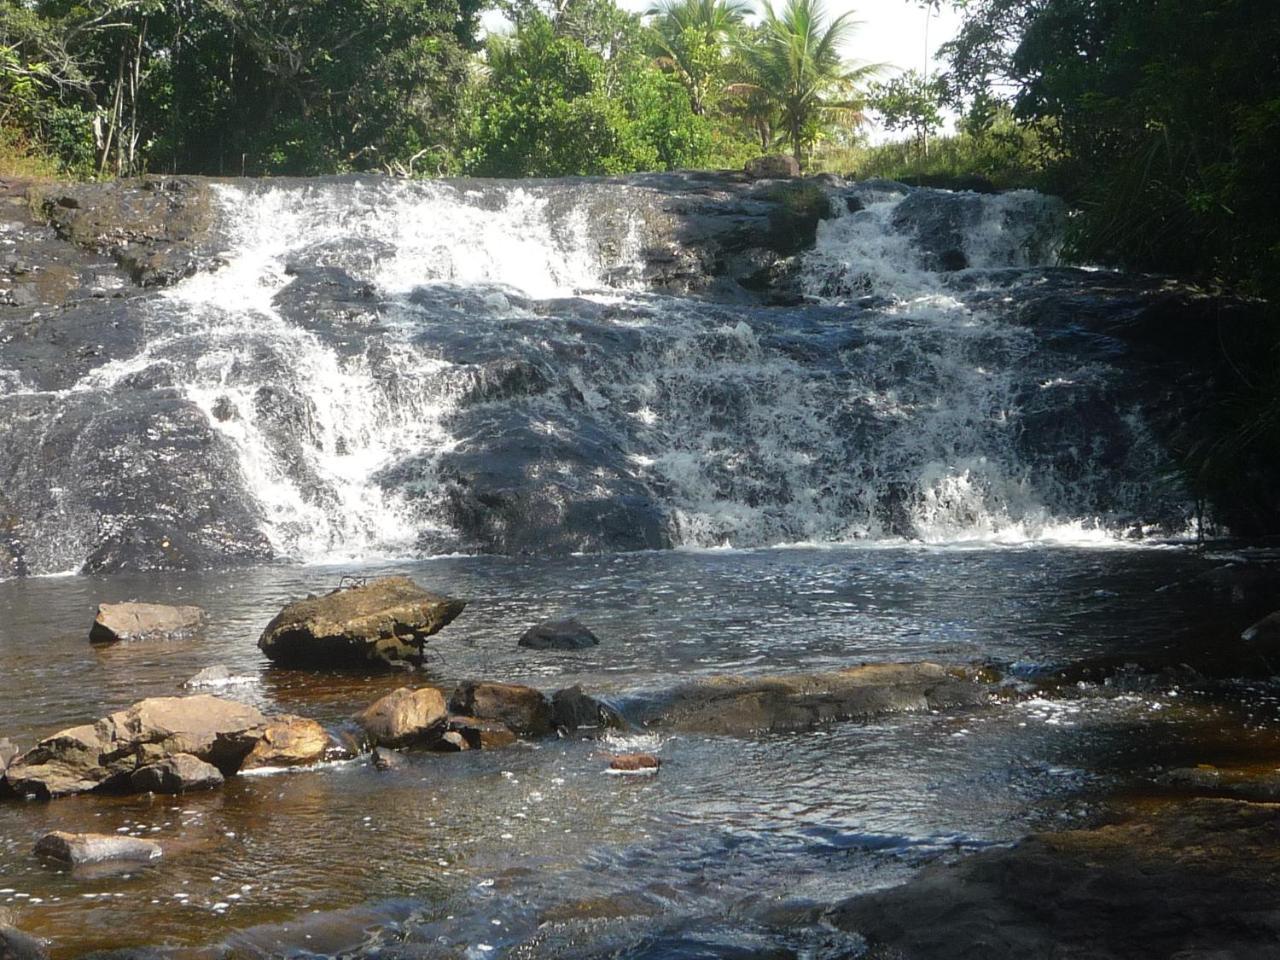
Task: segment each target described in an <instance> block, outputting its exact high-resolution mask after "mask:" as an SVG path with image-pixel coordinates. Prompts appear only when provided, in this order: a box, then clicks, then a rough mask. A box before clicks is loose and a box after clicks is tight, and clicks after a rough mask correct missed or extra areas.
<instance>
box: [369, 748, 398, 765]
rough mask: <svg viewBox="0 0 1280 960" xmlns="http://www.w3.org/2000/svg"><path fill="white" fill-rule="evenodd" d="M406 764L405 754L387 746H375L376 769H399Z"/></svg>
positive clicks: (374, 763)
mask: <svg viewBox="0 0 1280 960" xmlns="http://www.w3.org/2000/svg"><path fill="white" fill-rule="evenodd" d="M404 765H405V759H404V754H402V753H399V752H397V751H395V750H388V749H387V748H386V747H374V748H373V766H374V769H375V770H384V771H385V770H399V769H400V768H401V767H403V766H404Z"/></svg>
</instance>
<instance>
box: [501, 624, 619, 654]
mask: <svg viewBox="0 0 1280 960" xmlns="http://www.w3.org/2000/svg"><path fill="white" fill-rule="evenodd" d="M599 643H600V638H599V637H597V636H596V635H595V634H594V633H592V632H591V631H590V630H589V629H587V627H585V626H584V625H583V624H581V623H579V622H578V621H577V620H575V619H573V618H569V619H567V620H544V621H542V623H539V624H536V625H535V626H532V627H530V628H529V629H528V630H526V631H525V632H524V634H523V636H521V637H520V646H522V647H528V648H529V649H530V650H585V649H587V648H588V647H594V646H598V645H599Z"/></svg>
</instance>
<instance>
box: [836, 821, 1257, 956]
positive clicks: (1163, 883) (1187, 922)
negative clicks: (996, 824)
mask: <svg viewBox="0 0 1280 960" xmlns="http://www.w3.org/2000/svg"><path fill="white" fill-rule="evenodd" d="M1277 870H1280V806H1276V805H1274V804H1251V803H1243V802H1240V801H1234V800H1206V799H1200V800H1193V801H1191V802H1189V803H1175V804H1169V805H1166V806H1163V807H1159V808H1156V809H1150V808H1147V809H1141V810H1138V811H1136V812H1135V816H1134V817H1133V818H1132V819H1129V820H1127V821H1125V822H1122V823H1117V824H1113V825H1109V826H1104V827H1100V828H1097V829H1092V830H1072V831H1067V832H1064V833H1050V834H1041V835H1037V836H1032V837H1030V838H1028V839H1027V840H1024V841H1023V842H1021V843H1019V844H1018V845H1016V846H1014V847H1011V848H996V849H991V850H986V851H983V852H980V853H976V854H974V855H972V856H970V857H968V858H966V859H964V860H961V861H960V862H958V863H941V864H937V865H934V866H930V867H926V868H925V870H924V871H923V872H922V873H921V874H920V875H919V876H918V877H917V878H916V879H914V880H911V881H909V882H908V883H906V884H904V885H902V886H900V887H895V888H893V889H889V890H883V891H879V892H876V893H872V894H868V895H866V896H862V897H858V898H855V899H853V900H849V901H847V902H845V903H844V904H842V905H840V906H839V907H837V908H836V909H834V910H833V911H831V912H830V913H829V914H828V915H827V916H828V918H829V919H830V920H831V921H832V922H833V923H834V924H835V925H836V926H837V927H840V928H841V929H844V930H855V931H857V932H858V933H861V934H862V935H863V936H865V937H866V938H867V940H868V941H870V943H871V945H872V948H873V951H872V953H871V954H870V955H871V956H885V957H890V956H892V957H904V958H925V957H927V958H929V960H969V958H974V957H981V958H983V960H1015V958H1019V960H1020V958H1025V957H1055V958H1063V960H1071V958H1078V960H1132V958H1136V957H1150V958H1157V957H1161V958H1163V957H1175V956H1176V957H1186V958H1191V957H1198V958H1206V960H1207V958H1210V957H1214V958H1218V957H1221V958H1227V957H1259V958H1261V957H1274V956H1276V944H1277V943H1280V914H1278V913H1277V912H1276V910H1275V897H1276V879H1275V878H1276V876H1277Z"/></svg>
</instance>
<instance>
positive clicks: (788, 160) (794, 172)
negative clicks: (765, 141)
mask: <svg viewBox="0 0 1280 960" xmlns="http://www.w3.org/2000/svg"><path fill="white" fill-rule="evenodd" d="M744 171H745V173H746V175H747V176H748V177H750V178H751V179H752V180H784V179H790V178H793V177H798V176H800V164H798V163H796V158H795V157H793V156H791V155H790V154H785V153H775V154H771V155H769V156H766V157H753V158H752V159H750V160H748V161H747V165H746V167H745V168H744Z"/></svg>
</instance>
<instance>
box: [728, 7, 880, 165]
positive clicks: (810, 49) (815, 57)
mask: <svg viewBox="0 0 1280 960" xmlns="http://www.w3.org/2000/svg"><path fill="white" fill-rule="evenodd" d="M762 2H763V4H764V11H763V12H764V19H763V21H762V22H761V24H760V29H759V30H758V31H756V32H755V33H754V34H752V35H751V37H750V39H748V40H747V41H746V42H745V43H744V45H743V47H742V50H741V58H742V62H743V67H744V69H745V72H746V77H747V79H746V80H745V81H744V82H743V83H740V84H736V85H735V87H736V90H737V92H740V93H744V94H748V95H750V94H752V93H755V94H757V95H759V94H763V95H764V96H765V97H767V98H768V99H769V100H771V101H772V102H773V103H774V105H775V107H776V109H777V113H778V117H779V121H780V126H781V127H782V133H783V135H784V137H785V140H786V142H787V143H788V144H789V146H790V147H791V151H792V153H793V154H794V155H795V158H796V163H802V162H803V160H804V156H803V154H804V148H805V147H806V146H807V145H809V144H811V143H812V142H813V140H814V139H815V138H816V137H817V135H818V132H819V130H820V128H821V125H822V123H823V122H831V121H845V122H849V123H859V122H861V120H862V104H863V97H862V95H861V94H860V93H859V90H858V87H859V84H861V83H862V82H863V81H865V80H866V79H867V78H868V77H870V76H871V75H872V74H874V73H875V72H876V71H878V70H879V69H880V68H879V66H878V65H876V64H866V65H863V66H859V67H852V66H850V65H849V64H848V63H847V62H846V61H845V60H844V58H843V57H842V56H841V55H840V48H841V47H842V46H843V45H844V43H845V42H846V41H847V40H848V39H849V37H850V35H851V34H852V33H853V30H854V27H856V26H857V23H856V21H854V20H851V19H850V13H849V12H845V13H842V14H840V16H838V17H836V18H834V19H832V20H828V19H827V16H826V11H825V10H824V9H823V7H822V2H821V0H786V6H785V7H783V9H782V12H781V14H779V13H778V12H777V11H775V10H774V8H773V4H772V3H771V2H770V0H762Z"/></svg>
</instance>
